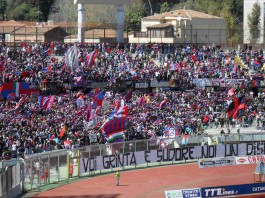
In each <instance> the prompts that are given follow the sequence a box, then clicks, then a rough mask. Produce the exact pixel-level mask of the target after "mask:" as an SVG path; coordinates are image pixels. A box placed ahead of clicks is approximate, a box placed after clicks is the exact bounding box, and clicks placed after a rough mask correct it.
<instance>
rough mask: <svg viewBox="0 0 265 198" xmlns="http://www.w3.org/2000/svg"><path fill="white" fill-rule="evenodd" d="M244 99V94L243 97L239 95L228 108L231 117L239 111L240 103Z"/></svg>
mask: <svg viewBox="0 0 265 198" xmlns="http://www.w3.org/2000/svg"><path fill="white" fill-rule="evenodd" d="M243 101H244V95H243V96H241V97H237V98H235V99H234V101H233V102H231V103H230V104H229V106H228V108H227V113H228V116H229V117H232V116H233V115H234V113H235V112H236V111H237V109H238V107H239V105H240V104H241V103H242V102H243Z"/></svg>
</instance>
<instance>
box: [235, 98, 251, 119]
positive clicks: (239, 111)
mask: <svg viewBox="0 0 265 198" xmlns="http://www.w3.org/2000/svg"><path fill="white" fill-rule="evenodd" d="M246 109H248V107H247V106H246V105H245V103H244V102H243V103H241V104H240V105H239V106H238V108H237V110H236V111H235V113H234V114H233V118H234V119H236V118H240V117H242V115H243V112H244V110H246Z"/></svg>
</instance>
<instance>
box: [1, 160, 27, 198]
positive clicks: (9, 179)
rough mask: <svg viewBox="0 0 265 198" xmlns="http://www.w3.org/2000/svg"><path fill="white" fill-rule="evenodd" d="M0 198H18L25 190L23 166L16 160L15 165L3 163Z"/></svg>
mask: <svg viewBox="0 0 265 198" xmlns="http://www.w3.org/2000/svg"><path fill="white" fill-rule="evenodd" d="M1 165H2V168H1V170H0V182H1V183H0V197H17V196H18V195H20V194H21V193H22V190H23V181H22V178H23V175H22V172H21V170H23V164H21V163H20V162H19V161H17V160H15V162H13V163H11V164H10V163H5V162H2V163H1Z"/></svg>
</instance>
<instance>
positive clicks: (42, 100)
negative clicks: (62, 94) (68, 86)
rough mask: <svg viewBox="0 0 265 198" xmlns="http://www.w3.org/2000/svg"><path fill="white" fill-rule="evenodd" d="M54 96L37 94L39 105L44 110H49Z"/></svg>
mask: <svg viewBox="0 0 265 198" xmlns="http://www.w3.org/2000/svg"><path fill="white" fill-rule="evenodd" d="M55 98H56V96H55V95H52V96H39V97H38V103H39V107H40V108H41V109H44V110H50V109H51V108H52V106H53V104H54V100H55Z"/></svg>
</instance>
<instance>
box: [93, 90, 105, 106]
mask: <svg viewBox="0 0 265 198" xmlns="http://www.w3.org/2000/svg"><path fill="white" fill-rule="evenodd" d="M103 99H104V95H103V93H102V92H101V91H100V92H99V93H98V94H97V95H96V96H95V97H94V98H93V107H98V106H102V102H103Z"/></svg>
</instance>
